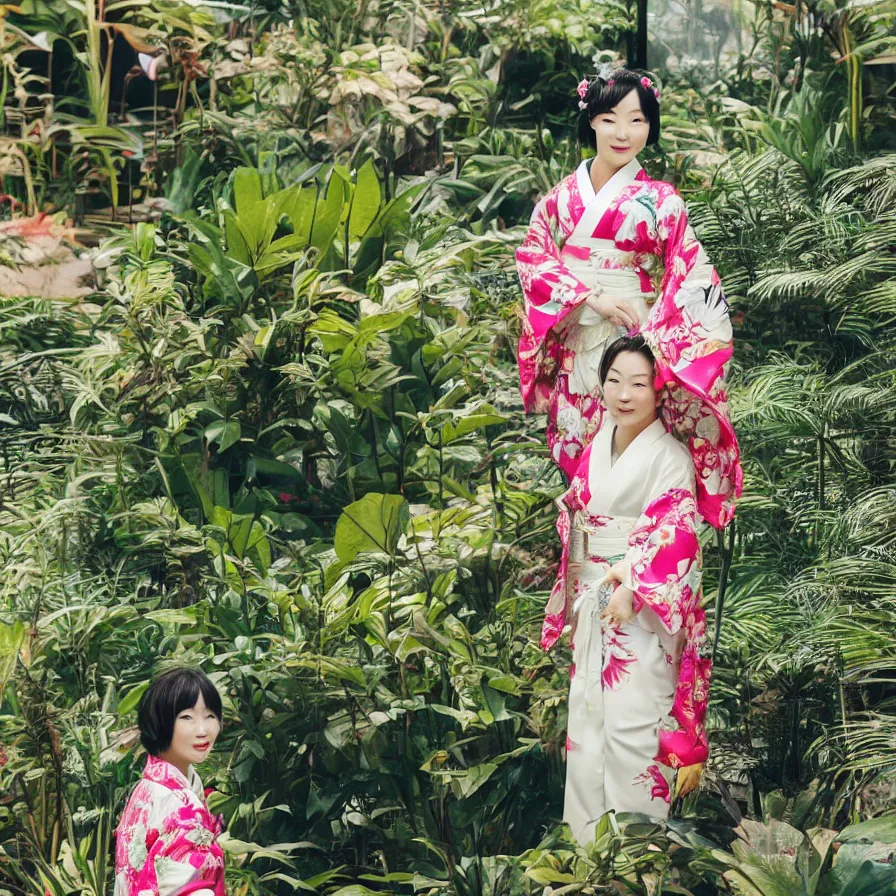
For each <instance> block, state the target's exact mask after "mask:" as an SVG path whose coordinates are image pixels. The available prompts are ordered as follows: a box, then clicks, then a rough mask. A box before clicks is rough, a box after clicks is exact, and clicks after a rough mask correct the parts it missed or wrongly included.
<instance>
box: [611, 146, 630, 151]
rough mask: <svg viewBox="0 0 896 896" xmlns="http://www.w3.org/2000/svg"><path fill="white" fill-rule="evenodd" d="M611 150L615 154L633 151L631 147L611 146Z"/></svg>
mask: <svg viewBox="0 0 896 896" xmlns="http://www.w3.org/2000/svg"><path fill="white" fill-rule="evenodd" d="M610 149H612V150H613V152H628V151H629V150H630V149H631V147H630V146H611V147H610Z"/></svg>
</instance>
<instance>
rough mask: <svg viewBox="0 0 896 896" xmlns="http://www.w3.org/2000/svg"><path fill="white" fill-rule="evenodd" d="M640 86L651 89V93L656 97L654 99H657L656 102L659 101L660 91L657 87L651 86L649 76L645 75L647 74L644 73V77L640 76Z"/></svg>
mask: <svg viewBox="0 0 896 896" xmlns="http://www.w3.org/2000/svg"><path fill="white" fill-rule="evenodd" d="M641 86H642V87H643V88H644V89H645V90H652V91H653V95H654V96H655V97H656V101H657V102H659V101H660V91H659V88H658V87H654V86H653V81H651V80H650V78H648V77H647V75H644V77H643V78H641Z"/></svg>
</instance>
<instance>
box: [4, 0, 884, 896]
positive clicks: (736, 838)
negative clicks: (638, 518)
mask: <svg viewBox="0 0 896 896" xmlns="http://www.w3.org/2000/svg"><path fill="white" fill-rule="evenodd" d="M745 7H748V8H745ZM688 9H691V7H690V6H689V7H688ZM738 9H739V13H738V15H740V16H741V18H740V19H738V20H737V21H736V23H735V24H736V25H737V27H738V29H740V28H744V29H746V30H745V32H744V33H743V34H741V35H740V39H739V45H740V47H741V49H740V50H739V51H736V52H729V53H727V54H722V53H721V47H717V48H716V49H715V50H714V53H715V56H714V62H713V64H705V65H696V66H694V65H691V66H688V65H682V64H677V65H676V66H675V67H674V68H670V69H669V70H668V71H664V70H662V69H660V70H659V71H658V72H657V74H658V76H659V77H660V79H661V80H662V86H663V115H664V120H663V124H664V137H663V141H662V146H661V149H660V150H659V151H655V152H653V153H652V154H651V155H649V157H648V158H646V159H645V160H644V162H645V164H646V165H647V166H648V167H649V169H650V170H651V172H652V173H653V174H655V175H657V176H666V177H668V178H670V179H672V180H674V181H675V182H676V183H677V184H678V185H679V186H680V188H681V189H682V191H683V192H684V193H685V195H686V197H687V200H688V205H689V209H690V211H691V215H692V219H693V221H694V223H695V225H696V227H697V230H698V233H699V235H700V236H701V238H702V239H703V241H704V243H705V244H706V246H707V248H708V250H709V252H710V254H711V256H712V258H713V260H714V261H715V262H716V264H717V266H718V267H719V270H720V272H721V274H722V277H723V281H724V283H725V286H726V292H727V293H728V296H729V299H730V300H731V303H732V306H733V312H734V320H735V327H736V339H737V354H736V360H735V363H734V365H733V369H732V399H733V405H734V408H735V413H736V420H737V426H738V432H739V436H740V439H741V445H742V450H743V454H744V459H745V471H746V489H745V495H744V499H743V501H742V503H741V505H740V509H739V512H738V515H737V518H736V524H735V526H732V527H731V528H730V529H729V530H728V531H727V532H726V533H724V534H723V535H720V536H719V537H718V539H716V536H715V535H714V534H713V533H711V532H707V533H706V561H707V568H708V576H709V582H708V586H709V587H708V588H707V596H708V600H709V608H708V609H709V610H710V611H711V612H712V614H713V618H714V623H715V639H716V640H715V643H716V653H715V658H716V672H715V678H714V690H713V702H712V707H711V719H710V724H711V727H712V733H711V742H712V743H713V745H714V755H713V759H712V765H711V768H710V770H709V773H708V774H707V777H706V783H705V785H704V788H703V790H702V791H701V793H700V794H699V795H697V796H694V797H691V798H689V799H688V800H687V801H686V802H685V804H684V805H682V806H677V807H676V811H675V813H674V814H675V817H674V818H673V820H671V821H670V822H669V824H668V825H658V824H657V825H654V824H649V823H647V822H645V821H644V820H643V819H638V818H631V819H624V818H623V819H619V820H614V819H610V818H608V819H606V820H605V821H604V823H603V824H602V826H601V828H600V829H599V831H598V840H597V843H596V845H595V846H594V847H592V848H589V849H587V850H586V849H581V848H577V847H575V845H574V844H572V843H571V842H570V840H569V838H568V835H567V834H565V833H564V831H563V829H558V828H557V821H558V818H559V815H560V810H561V801H562V780H563V751H562V745H563V741H564V728H565V705H564V704H565V689H566V684H567V675H566V661H567V659H568V658H567V657H564V656H563V655H562V653H559V654H557V655H551V656H548V655H545V654H544V653H542V651H541V650H540V649H539V647H538V643H537V640H538V632H539V629H540V621H541V619H540V614H541V610H542V607H543V604H544V599H545V597H546V592H547V590H549V588H550V585H551V581H552V574H553V570H554V568H555V563H556V558H557V545H556V538H555V535H554V532H553V521H554V515H553V506H552V504H551V499H552V498H553V497H554V496H555V495H556V494H557V492H558V491H559V489H560V487H561V483H560V480H559V476H558V474H557V473H556V472H555V471H554V469H553V468H552V466H551V464H550V463H549V462H548V460H547V458H546V454H545V449H544V445H543V441H544V440H543V420H538V419H535V420H533V419H526V418H524V416H523V415H522V409H521V405H520V399H519V394H518V390H517V379H516V371H515V366H514V357H513V352H514V347H515V340H516V334H517V332H518V308H519V301H520V296H519V290H518V284H517V281H516V278H515V272H514V267H513V250H514V248H515V245H516V244H517V243H518V241H519V239H520V238H521V233H522V228H523V227H524V226H525V222H526V220H527V218H528V215H529V213H530V211H531V209H532V206H533V203H534V201H535V199H536V198H537V197H538V196H539V195H540V194H542V193H543V192H544V191H546V190H547V189H548V188H549V187H550V186H551V185H552V184H553V183H555V182H556V181H557V180H559V179H560V178H561V177H562V176H563V175H564V174H566V173H567V172H568V171H569V170H571V168H572V167H573V166H574V165H575V163H576V161H577V159H578V158H579V157H580V153H581V151H582V148H581V147H580V146H579V145H578V143H577V134H576V132H575V126H574V121H575V118H574V115H575V102H574V100H575V96H574V92H573V91H574V86H575V84H576V82H577V80H578V79H579V77H581V75H582V74H583V73H584V72H587V71H591V70H593V69H594V67H595V61H596V60H597V59H598V58H610V57H612V56H614V54H615V53H617V52H621V53H623V54H624V53H625V52H626V48H629V49H630V48H631V46H632V43H633V42H632V39H631V34H630V29H631V27H632V19H631V15H630V11H629V10H628V9H627V8H626V7H625V6H623V5H617V4H613V3H606V4H600V5H595V4H591V3H586V2H584V0H539V2H536V3H528V2H526V3H524V2H517V0H501V2H497V0H496V2H494V3H491V4H488V5H487V6H486V7H485V8H483V7H481V6H477V5H476V4H473V3H467V2H466V0H450V2H440V3H438V4H435V3H432V4H428V3H422V2H411V0H393V2H389V0H383V2H377V0H362V2H361V3H358V4H356V3H350V2H347V0H307V2H301V3H299V2H292V0H288V2H283V3H278V2H276V0H268V2H265V3H263V4H253V5H251V6H242V5H237V4H230V3H217V2H209V3H208V4H206V5H204V6H200V5H198V4H194V3H181V2H177V0H159V2H155V3H148V2H141V0H136V2H132V0H115V2H110V3H106V4H103V3H102V2H96V0H69V2H66V3H62V2H58V0H56V2H51V0H26V2H24V3H23V5H22V6H21V7H11V6H7V7H3V8H2V9H0V47H2V57H0V64H2V67H3V71H2V85H0V98H2V102H0V115H2V119H0V120H2V126H3V128H4V133H5V136H4V137H2V138H0V140H2V142H0V176H2V177H3V178H4V181H3V184H4V185H3V188H2V191H0V192H2V194H3V195H2V197H0V202H2V203H3V204H2V206H0V208H2V209H3V214H4V216H5V217H11V216H16V217H21V216H22V215H34V214H35V213H37V212H38V211H40V210H50V211H53V210H58V218H59V220H60V221H61V220H64V219H65V218H66V217H67V216H74V218H75V223H76V224H77V225H79V226H80V225H86V226H87V227H88V228H89V229H90V231H91V232H92V233H94V234H100V236H101V237H102V242H101V245H100V246H99V247H98V248H97V249H96V250H94V252H93V255H92V259H93V265H94V267H95V270H96V274H97V277H98V281H97V284H98V288H97V290H96V292H95V293H93V294H92V295H90V296H87V297H81V298H78V299H46V298H7V299H2V300H0V334H2V336H0V557H2V562H3V568H4V573H5V574H4V577H3V580H2V585H0V588H2V592H0V621H2V625H0V693H2V707H0V742H2V754H0V764H2V768H0V893H10V894H15V896H18V894H22V893H29V894H31V893H36V894H42V893H45V892H46V893H48V894H52V896H66V894H73V893H88V894H94V896H99V894H101V893H107V892H109V891H110V886H111V867H110V843H111V837H112V831H113V829H114V825H115V821H116V819H117V816H118V814H119V813H120V811H121V808H122V806H123V802H124V800H125V798H126V795H127V792H128V788H129V787H130V785H131V784H132V783H133V781H134V780H135V779H136V777H137V776H138V775H139V771H140V768H141V766H142V761H143V760H142V756H140V755H139V753H138V751H137V749H136V744H135V736H134V729H133V727H132V726H133V723H134V708H135V706H136V703H137V701H138V700H139V697H140V695H141V693H142V691H143V689H144V688H145V687H146V685H147V683H148V680H149V678H150V675H151V674H152V672H153V670H155V669H157V668H159V666H160V662H161V661H163V660H168V659H175V660H178V661H189V662H195V663H199V664H201V665H202V666H203V668H205V669H206V671H208V672H209V674H211V675H212V677H213V678H214V680H215V681H216V682H217V684H218V685H219V687H220V689H221V690H222V692H223V693H225V694H226V699H225V709H226V727H225V732H224V735H223V736H222V739H221V742H220V749H219V750H217V751H216V753H217V755H216V756H215V757H214V758H213V759H211V760H210V762H209V768H208V769H206V771H205V775H206V777H207V778H208V779H209V782H210V783H213V784H214V785H215V787H216V788H217V791H218V792H217V793H216V794H215V795H214V796H213V797H212V801H213V804H214V806H215V808H216V810H217V811H219V812H222V813H223V814H224V816H225V818H226V822H227V827H228V834H227V835H226V837H225V841H224V842H225V848H226V850H227V852H228V854H229V861H230V867H229V872H228V873H229V880H230V888H229V892H232V893H234V894H240V896H242V894H250V893H263V894H274V893H278V894H286V893H293V892H317V893H321V894H324V893H335V892H338V893H340V894H342V896H360V894H367V893H395V894H410V893H413V892H424V893H445V894H450V896H479V894H489V896H504V894H506V896H510V894H514V896H515V894H524V893H532V894H535V893H541V892H542V891H543V890H544V888H545V887H546V886H553V887H554V890H553V892H554V893H555V894H559V893H601V892H612V893H637V894H661V893H669V894H671V893H692V894H713V893H738V894H748V896H778V894H781V896H792V894H806V896H811V894H831V896H832V894H839V896H847V894H854V896H876V894H880V896H883V894H888V893H893V892H896V865H894V863H893V852H894V849H896V846H894V843H896V817H894V815H893V814H892V813H891V814H887V810H888V809H889V810H892V806H893V798H894V781H896V759H894V757H896V750H894V747H896V706H894V701H896V687H894V675H896V598H894V589H896V510H894V507H896V502H894V496H896V478H894V460H896V338H894V331H893V329H892V326H891V325H892V322H893V320H894V318H896V256H894V253H893V245H894V240H896V211H894V208H896V154H894V146H893V123H894V114H893V97H892V93H888V89H890V83H891V82H892V80H893V62H894V59H896V56H894V55H893V54H894V47H893V40H892V38H890V37H888V35H889V34H890V33H891V32H892V28H893V24H894V18H896V16H894V14H893V12H892V8H890V9H889V11H887V10H886V9H885V8H884V7H883V5H880V4H875V3H866V4H855V3H844V2H841V0H828V2H824V3H810V4H808V5H805V4H802V3H800V4H798V5H797V6H790V5H787V4H784V3H774V4H770V3H769V4H766V3H760V4H757V5H756V6H755V7H753V6H750V5H749V4H744V5H742V6H741V7H739V8H738ZM693 14H694V15H696V13H693ZM733 14H734V13H731V15H733ZM668 15H671V13H669V14H668ZM707 15H709V13H708V12H707ZM695 21H696V20H695ZM697 24H699V22H698V23H697ZM694 27H696V25H695V26H694ZM657 48H658V49H657V52H658V53H659V54H660V55H659V56H658V58H662V59H665V57H666V56H667V54H668V48H667V47H665V45H661V44H657ZM50 50H51V51H52V52H49V51H50ZM138 53H139V54H142V55H140V56H138V55H137V54H138ZM679 62H680V60H679ZM132 65H133V66H136V67H133V68H132ZM19 203H21V204H22V207H19V205H18V204H19ZM110 203H111V206H110ZM116 221H121V222H130V226H127V227H125V226H121V225H119V224H117V223H116ZM47 224H49V219H43V223H42V225H41V226H43V225H47ZM17 232H18V231H16V230H15V229H10V230H9V231H7V232H6V233H5V235H4V234H0V263H3V264H7V265H11V266H15V265H16V264H18V263H20V262H21V261H22V258H23V255H22V250H23V246H22V244H21V241H20V238H19V237H18V236H16V233H17ZM2 271H3V268H2V267H0V277H2V276H3V275H2ZM738 824H739V827H737V830H736V831H735V827H736V826H737V825H738ZM838 831H839V833H837V832H838ZM804 832H805V833H804Z"/></svg>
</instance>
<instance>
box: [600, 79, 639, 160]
mask: <svg viewBox="0 0 896 896" xmlns="http://www.w3.org/2000/svg"><path fill="white" fill-rule="evenodd" d="M591 127H592V128H594V133H595V136H596V138H597V157H598V158H599V159H600V160H601V161H602V162H605V163H606V164H607V165H609V166H610V167H611V168H613V169H617V168H621V167H622V166H623V165H627V164H628V163H629V162H630V161H631V160H632V159H633V158H635V156H637V155H638V153H639V152H641V150H642V149H644V147H645V146H647V138H648V136H649V135H650V122H649V121H648V120H647V116H646V115H645V114H644V112H643V111H642V110H641V100H640V98H639V96H638V91H637V90H635V89H634V88H632V89H631V90H630V91H629V92H628V93H627V94H626V95H625V96H624V97H623V98H622V99H621V100H620V101H619V102H618V103H617V104H616V105H615V106H613V108H612V109H610V110H609V111H607V112H601V113H600V114H599V115H595V116H594V118H592V119H591Z"/></svg>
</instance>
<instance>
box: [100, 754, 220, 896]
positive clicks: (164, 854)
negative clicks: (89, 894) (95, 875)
mask: <svg viewBox="0 0 896 896" xmlns="http://www.w3.org/2000/svg"><path fill="white" fill-rule="evenodd" d="M189 771H190V774H189V778H185V777H184V775H183V774H182V773H181V772H180V771H179V770H178V769H176V768H175V767H174V766H173V765H171V764H170V763H168V762H165V760H164V759H159V758H158V757H156V756H149V757H148V758H147V760H146V768H145V769H144V770H143V777H142V778H141V779H140V781H139V783H138V784H137V786H136V787H135V788H134V792H133V793H132V794H131V798H130V799H129V800H128V804H127V806H125V810H124V813H123V814H122V816H121V822H120V824H119V825H118V830H117V831H116V835H117V841H116V845H115V894H114V896H187V894H193V896H224V853H223V852H222V850H221V847H220V846H219V845H218V835H219V834H220V833H221V821H220V819H219V818H217V817H215V816H214V815H212V814H211V812H209V810H208V807H207V806H206V803H205V794H204V791H203V789H202V781H201V780H200V779H199V775H198V774H196V772H195V770H194V769H193V767H192V766H190V769H189Z"/></svg>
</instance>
